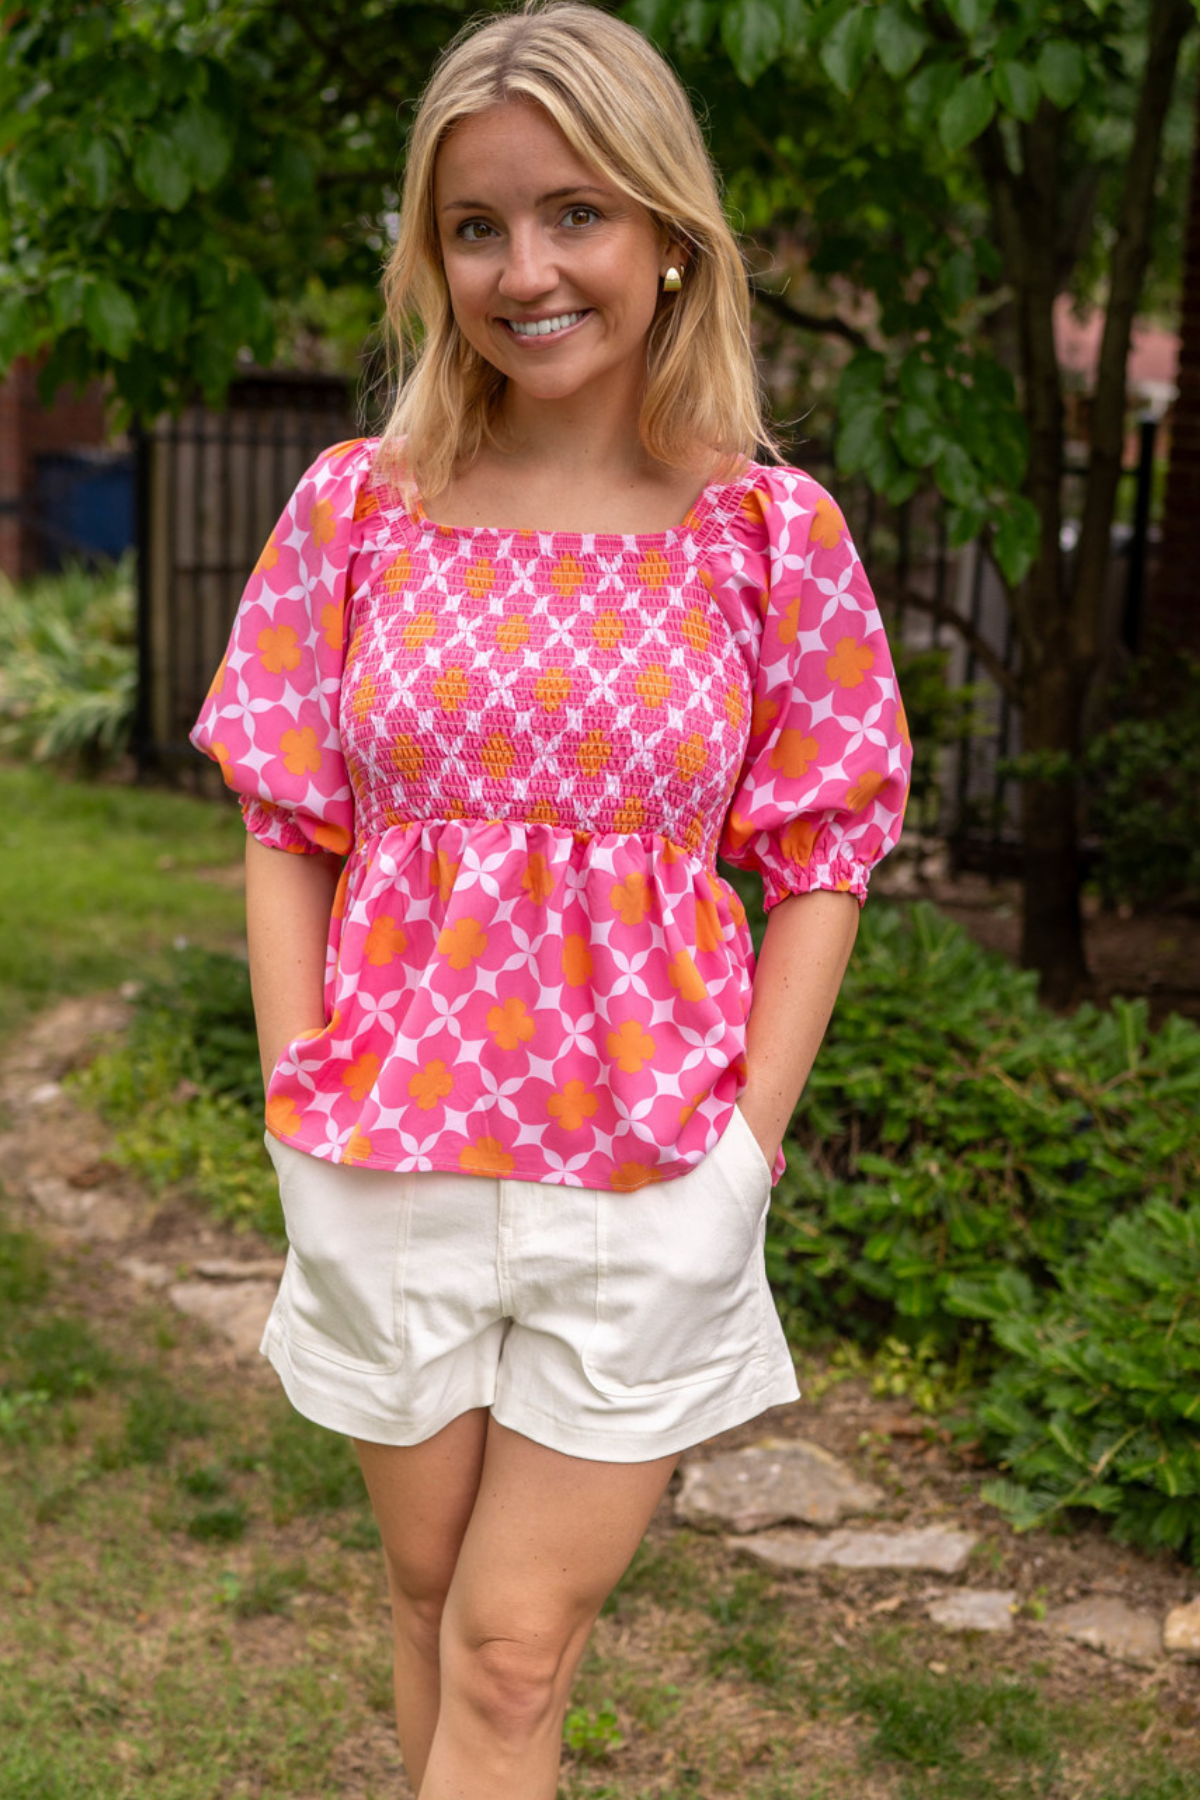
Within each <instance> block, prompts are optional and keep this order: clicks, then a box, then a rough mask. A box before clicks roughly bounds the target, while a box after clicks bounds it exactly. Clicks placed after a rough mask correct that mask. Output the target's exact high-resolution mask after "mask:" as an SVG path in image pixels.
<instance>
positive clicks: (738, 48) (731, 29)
mask: <svg viewBox="0 0 1200 1800" xmlns="http://www.w3.org/2000/svg"><path fill="white" fill-rule="evenodd" d="M721 42H722V43H723V44H724V46H725V49H726V51H727V52H728V55H729V60H730V62H731V63H732V64H733V66H734V69H735V70H736V72H737V77H738V80H739V81H742V82H744V83H745V85H746V86H747V87H753V85H754V83H755V82H756V81H757V80H758V78H759V76H760V75H761V74H762V73H763V71H764V70H765V69H769V68H770V66H771V64H772V63H773V62H774V61H775V60H776V58H777V57H778V55H779V52H780V49H781V48H782V45H783V27H782V25H781V24H780V22H779V14H778V13H777V12H776V10H775V8H774V7H773V6H772V5H771V0H733V5H732V6H727V7H726V8H725V10H724V11H723V12H722V14H721Z"/></svg>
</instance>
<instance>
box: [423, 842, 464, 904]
mask: <svg viewBox="0 0 1200 1800" xmlns="http://www.w3.org/2000/svg"><path fill="white" fill-rule="evenodd" d="M460 867H461V864H459V863H456V862H451V860H450V858H449V857H448V856H447V855H446V852H445V851H444V850H438V851H436V852H435V854H434V857H433V860H432V862H431V863H430V865H429V879H430V881H431V882H432V883H433V884H434V886H435V887H436V888H437V891H438V898H439V899H440V900H441V903H442V905H443V906H448V905H449V904H450V896H451V894H452V893H453V892H454V882H455V878H456V876H457V875H458V871H459V869H460Z"/></svg>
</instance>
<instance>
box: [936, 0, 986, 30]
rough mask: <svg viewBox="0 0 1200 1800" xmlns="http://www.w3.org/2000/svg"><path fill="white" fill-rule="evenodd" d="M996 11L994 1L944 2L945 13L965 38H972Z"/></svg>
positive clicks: (950, 0)
mask: <svg viewBox="0 0 1200 1800" xmlns="http://www.w3.org/2000/svg"><path fill="white" fill-rule="evenodd" d="M995 10H996V0H946V11H947V12H948V13H949V14H950V17H951V18H952V19H953V20H954V23H955V24H956V25H957V26H958V29H959V30H960V31H961V32H963V33H964V34H965V35H966V36H967V37H974V36H975V33H976V32H977V31H980V30H982V28H983V27H984V26H985V25H986V24H987V22H988V20H989V19H990V18H991V16H992V14H993V12H994V11H995Z"/></svg>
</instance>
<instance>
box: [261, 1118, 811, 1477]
mask: <svg viewBox="0 0 1200 1800" xmlns="http://www.w3.org/2000/svg"><path fill="white" fill-rule="evenodd" d="M267 1148H268V1150H269V1151H270V1154H271V1158H272V1160H273V1162H274V1164H275V1168H276V1171H277V1173H278V1175H279V1187H280V1196H281V1199H282V1202H283V1211H284V1216H285V1220H286V1223H287V1234H288V1242H289V1245H290V1249H289V1252H288V1259H287V1266H286V1269H285V1271H284V1276H283V1281H282V1283H281V1286H280V1289H279V1294H278V1297H277V1299H276V1301H275V1306H274V1309H273V1311H272V1313H271V1316H270V1318H269V1320H268V1321H267V1327H266V1331H265V1333H264V1335H263V1341H262V1352H263V1355H264V1356H266V1357H267V1358H268V1359H269V1360H270V1362H271V1364H272V1366H273V1367H274V1368H275V1370H276V1371H277V1373H278V1375H279V1377H280V1379H281V1380H282V1382H283V1385H284V1389H285V1390H286V1392H287V1395H288V1398H289V1399H290V1400H291V1402H292V1404H293V1405H294V1406H295V1407H296V1409H297V1411H298V1412H300V1413H302V1414H303V1415H304V1416H305V1417H306V1418H309V1419H312V1420H313V1421H314V1422H315V1423H316V1424H318V1425H325V1426H328V1427H329V1428H330V1429H332V1430H334V1431H340V1432H345V1433H346V1434H347V1435H349V1436H351V1437H356V1438H362V1439H364V1440H366V1441H368V1442H371V1443H378V1444H419V1443H422V1442H423V1441H424V1440H425V1439H426V1438H429V1437H432V1436H433V1434H434V1433H435V1432H437V1431H440V1430H441V1428H442V1427H443V1426H444V1425H448V1424H449V1423H450V1421H451V1420H452V1419H455V1418H457V1417H458V1416H459V1414H460V1413H464V1412H467V1411H468V1410H470V1409H471V1408H473V1407H482V1406H486V1407H490V1408H491V1410H492V1412H493V1414H494V1415H495V1417H496V1419H497V1420H498V1421H499V1422H500V1423H501V1424H502V1425H506V1426H508V1427H509V1428H510V1429H511V1430H513V1431H519V1432H521V1433H522V1434H523V1435H524V1436H525V1437H529V1438H533V1439H534V1440H535V1441H536V1442H538V1443H540V1444H545V1445H548V1446H549V1447H550V1448H551V1449H554V1450H561V1451H563V1452H565V1453H566V1454H568V1455H571V1456H582V1457H588V1458H591V1459H592V1460H595V1461H599V1462H646V1461H649V1460H651V1459H652V1458H654V1457H658V1456H667V1455H670V1454H672V1453H674V1452H675V1451H679V1450H683V1449H686V1448H687V1447H688V1446H689V1445H691V1444H696V1443H699V1442H700V1441H701V1440H702V1439H704V1438H707V1437H711V1436H713V1435H714V1434H715V1433H716V1432H718V1431H725V1430H728V1429H729V1427H730V1426H733V1425H737V1424H741V1423H742V1422H744V1421H745V1420H746V1419H751V1418H754V1417H755V1416H756V1415H757V1414H758V1413H760V1412H762V1411H763V1410H764V1408H766V1407H768V1406H778V1405H780V1404H783V1403H785V1402H787V1401H791V1400H795V1399H797V1398H798V1397H799V1389H798V1388H797V1386H796V1378H795V1373H794V1371H793V1368H792V1359H791V1356H790V1355H789V1353H788V1348H787V1343H786V1340H785V1338H784V1335H783V1331H782V1328H781V1327H780V1324H779V1318H778V1315H777V1313H776V1311H775V1305H774V1302H773V1300H772V1297H771V1291H770V1288H769V1287H768V1285H767V1274H766V1265H765V1262H764V1257H763V1238H764V1234H765V1230H766V1218H767V1208H768V1205H769V1202H770V1195H771V1175H770V1171H769V1169H768V1168H767V1164H766V1160H765V1158H764V1157H763V1154H762V1151H761V1150H760V1148H759V1146H758V1142H757V1140H756V1139H755V1137H754V1134H753V1132H752V1131H751V1129H750V1127H749V1125H748V1124H747V1122H746V1120H745V1118H744V1117H743V1115H742V1113H741V1111H740V1110H738V1109H735V1110H734V1113H733V1117H732V1121H731V1123H730V1125H729V1127H728V1128H727V1130H726V1131H725V1132H724V1134H723V1135H722V1137H721V1138H720V1140H719V1141H718V1143H717V1144H716V1146H715V1148H714V1149H713V1150H712V1151H710V1153H709V1154H708V1156H706V1157H705V1158H704V1160H703V1161H702V1162H701V1163H698V1164H697V1165H696V1166H695V1167H694V1168H692V1169H690V1170H689V1171H688V1173H687V1174H686V1175H682V1176H679V1177H678V1178H677V1179H676V1180H673V1181H664V1182H655V1183H651V1184H650V1185H649V1186H647V1187H644V1188H639V1189H637V1190H636V1191H635V1192H633V1193H610V1192H607V1191H605V1190H603V1189H593V1188H572V1187H559V1186H552V1185H550V1184H548V1183H545V1182H536V1181H504V1180H494V1179H492V1178H490V1177H487V1176H479V1175H458V1174H448V1173H443V1172H440V1171H429V1172H427V1171H419V1172H415V1173H392V1172H389V1171H387V1170H378V1169H362V1168H346V1167H343V1166H340V1165H337V1164H331V1163H327V1162H322V1161H320V1160H319V1159H318V1158H316V1157H312V1156H308V1155H305V1154H304V1153H303V1152H301V1151H298V1150H293V1149H291V1148H290V1147H289V1146H288V1145H287V1144H285V1143H281V1142H280V1141H279V1140H278V1139H276V1138H273V1137H271V1136H268V1137H267Z"/></svg>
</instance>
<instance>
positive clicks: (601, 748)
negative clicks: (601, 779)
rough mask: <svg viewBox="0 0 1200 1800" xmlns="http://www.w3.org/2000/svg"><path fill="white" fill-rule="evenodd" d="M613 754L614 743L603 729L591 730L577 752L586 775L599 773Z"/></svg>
mask: <svg viewBox="0 0 1200 1800" xmlns="http://www.w3.org/2000/svg"><path fill="white" fill-rule="evenodd" d="M611 755H612V745H611V744H610V743H609V741H608V739H607V738H606V737H605V735H604V733H603V732H602V731H589V732H588V734H587V736H586V737H585V738H584V740H583V742H582V744H580V746H579V749H578V750H577V751H576V752H575V757H576V761H577V762H578V764H579V767H580V769H581V770H582V772H583V773H584V774H585V775H598V774H599V773H600V771H601V769H602V768H603V767H604V765H605V763H606V762H607V761H608V759H609V757H610V756H611Z"/></svg>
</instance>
